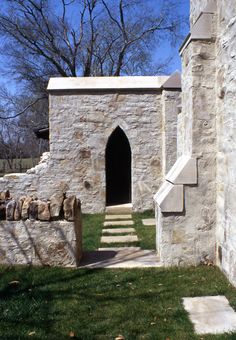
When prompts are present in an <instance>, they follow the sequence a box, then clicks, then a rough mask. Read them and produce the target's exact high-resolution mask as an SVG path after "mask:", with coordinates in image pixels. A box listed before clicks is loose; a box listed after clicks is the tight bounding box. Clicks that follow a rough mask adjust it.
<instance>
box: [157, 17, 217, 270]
mask: <svg viewBox="0 0 236 340" xmlns="http://www.w3.org/2000/svg"><path fill="white" fill-rule="evenodd" d="M208 18H209V19H210V22H207V25H206V21H205V19H208ZM201 20H202V19H201ZM201 20H200V22H198V23H197V25H198V30H199V32H201V34H202V33H203V36H202V35H197V33H196V34H195V35H194V38H193V37H192V36H191V37H190V38H189V40H188V41H187V42H186V44H185V46H184V47H183V48H182V51H181V53H182V64H183V74H182V112H181V114H180V115H179V118H178V138H179V139H180V140H178V142H177V145H178V156H179V157H180V156H181V155H183V158H180V159H179V164H178V165H177V166H174V167H173V168H172V169H171V172H170V173H169V174H167V175H166V177H165V178H166V181H165V184H164V185H163V186H162V187H161V188H160V189H159V191H158V193H157V195H156V196H155V199H156V202H157V204H158V205H159V207H157V210H156V214H157V250H158V252H159V255H160V259H161V262H162V263H163V265H166V266H170V265H190V264H191V265H196V264H199V263H212V262H215V244H216V234H215V230H216V183H215V178H216V153H217V147H216V102H215V96H216V94H215V73H216V66H215V60H216V53H215V40H214V37H213V36H212V37H211V36H210V37H208V36H206V35H205V32H204V29H205V27H208V26H209V27H210V28H212V30H211V31H210V32H215V27H211V26H213V24H214V23H215V20H214V14H212V13H211V14H210V15H209V17H204V22H203V24H202V21H201ZM207 33H208V32H207ZM186 159H189V161H190V160H191V159H192V161H195V160H197V163H195V173H196V174H197V181H195V180H193V181H192V182H191V181H189V175H191V172H192V169H194V167H193V168H192V169H191V168H189V169H187V170H184V165H183V164H181V162H183V161H184V160H186ZM176 171H177V172H176ZM178 171H179V173H178ZM178 177H179V179H178V180H175V179H176V178H178ZM190 177H192V176H190Z"/></svg>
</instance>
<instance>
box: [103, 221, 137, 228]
mask: <svg viewBox="0 0 236 340" xmlns="http://www.w3.org/2000/svg"><path fill="white" fill-rule="evenodd" d="M103 225H104V227H110V226H115V225H119V226H123V225H125V226H126V225H134V221H132V220H130V221H106V222H104V223H103Z"/></svg>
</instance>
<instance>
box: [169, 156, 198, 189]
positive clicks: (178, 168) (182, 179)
mask: <svg viewBox="0 0 236 340" xmlns="http://www.w3.org/2000/svg"><path fill="white" fill-rule="evenodd" d="M166 180H167V181H168V182H170V183H172V184H197V160H196V158H191V157H189V156H181V157H179V158H178V159H177V161H176V162H175V164H174V165H173V167H172V168H171V169H170V171H169V172H168V174H167V175H166Z"/></svg>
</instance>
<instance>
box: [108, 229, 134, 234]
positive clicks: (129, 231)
mask: <svg viewBox="0 0 236 340" xmlns="http://www.w3.org/2000/svg"><path fill="white" fill-rule="evenodd" d="M102 233H103V234H105V233H106V234H122V233H135V229H134V228H112V229H103V230H102Z"/></svg>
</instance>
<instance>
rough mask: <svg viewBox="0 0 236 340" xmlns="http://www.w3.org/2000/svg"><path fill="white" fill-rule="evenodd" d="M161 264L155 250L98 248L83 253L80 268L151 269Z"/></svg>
mask: <svg viewBox="0 0 236 340" xmlns="http://www.w3.org/2000/svg"><path fill="white" fill-rule="evenodd" d="M160 266H161V263H160V262H159V258H158V256H157V254H156V251H155V250H141V249H140V248H139V247H117V248H99V250H98V251H93V252H87V253H86V252H85V253H84V254H83V258H82V261H81V263H80V267H85V268H147V267H149V268H151V267H160Z"/></svg>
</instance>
